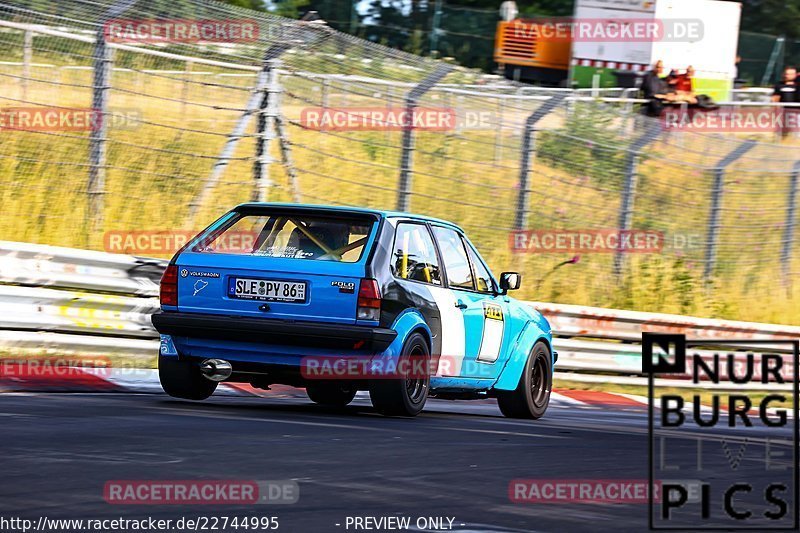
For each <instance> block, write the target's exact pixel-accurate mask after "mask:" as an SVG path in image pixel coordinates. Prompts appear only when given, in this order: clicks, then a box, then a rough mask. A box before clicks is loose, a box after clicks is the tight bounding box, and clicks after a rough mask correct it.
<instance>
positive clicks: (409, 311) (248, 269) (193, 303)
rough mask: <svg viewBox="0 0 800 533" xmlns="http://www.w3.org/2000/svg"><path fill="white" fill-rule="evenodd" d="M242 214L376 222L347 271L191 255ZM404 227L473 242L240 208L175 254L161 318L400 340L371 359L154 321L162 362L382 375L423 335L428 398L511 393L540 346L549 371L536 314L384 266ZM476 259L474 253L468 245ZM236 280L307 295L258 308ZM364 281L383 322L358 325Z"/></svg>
mask: <svg viewBox="0 0 800 533" xmlns="http://www.w3.org/2000/svg"><path fill="white" fill-rule="evenodd" d="M242 209H247V210H258V209H263V210H265V211H269V210H282V209H285V210H289V211H288V212H294V211H295V210H296V211H298V212H304V213H305V212H309V213H332V214H335V213H342V212H345V213H347V214H351V215H354V216H355V215H364V216H370V217H373V218H372V220H374V223H373V225H372V228H371V230H370V233H369V236H368V238H367V243H366V245H365V248H364V253H363V254H362V255H361V257H360V258H359V259H358V260H357V261H355V262H349V263H347V262H342V261H318V260H302V259H295V258H280V257H261V256H253V255H236V254H225V253H202V252H196V251H192V249H193V244H194V243H196V242H198V241H199V240H200V239H201V238H202V237H203V236H204V235H209V234H212V233H213V232H216V231H218V230H220V228H224V227H225V226H226V225H227V224H229V223H231V221H232V220H234V219H235V218H236V217H237V216H238V215H237V212H238V210H242ZM403 222H406V223H415V224H423V225H428V227H430V225H440V226H446V227H448V228H450V229H455V230H456V231H458V233H459V234H461V235H462V238H463V239H464V240H465V241H466V242H467V243H469V240H468V239H467V238H466V236H465V235H463V232H462V231H461V230H460V228H458V226H456V225H454V224H452V223H449V222H446V221H442V220H438V219H433V218H430V217H423V216H419V215H410V214H407V213H396V212H389V211H377V210H370V209H360V208H342V207H328V206H298V205H293V204H243V205H241V206H238V207H237V208H234V210H233V211H231V212H230V213H227V214H226V215H224V216H223V217H221V218H220V219H219V220H217V221H216V222H215V223H213V224H212V225H211V226H209V228H207V229H206V230H205V231H204V232H202V233H201V234H200V235H198V237H197V238H196V239H194V240H193V241H191V242H190V243H189V244H188V245H187V246H186V247H185V248H184V249H183V250H182V251H180V252H179V253H178V254H176V256H175V257H174V258H173V260H172V263H173V264H174V265H175V266H176V268H177V271H178V278H177V279H178V281H177V290H178V305H177V306H166V305H165V306H162V315H164V316H171V315H175V316H177V315H180V316H189V317H192V316H195V315H197V316H202V317H210V318H209V319H210V320H211V319H213V317H219V318H220V319H223V318H225V319H226V320H230V321H231V322H230V323H231V324H233V325H234V326H235V324H236V323H237V322H236V321H237V320H245V319H251V318H252V319H256V320H260V319H265V318H268V319H269V320H270V321H272V322H273V326H274V323H278V324H281V323H286V324H287V325H293V324H299V323H300V324H304V323H314V324H321V325H328V326H334V327H341V328H343V329H346V330H347V332H348V334H350V333H352V331H355V332H356V333H357V332H359V331H361V330H362V329H363V330H364V331H367V330H369V331H370V333H371V334H372V333H375V334H376V335H377V334H380V335H382V337H381V338H382V339H383V338H385V337H386V332H387V331H388V332H391V333H392V334H396V336H395V337H394V338H393V339H392V340H388V338H387V340H386V342H384V343H382V344H381V343H378V344H380V346H381V348H380V350H379V351H377V352H376V351H374V350H371V348H370V345H369V344H368V343H367V344H364V343H362V342H361V341H355V342H352V343H350V344H347V343H348V342H349V341H347V340H346V339H345V340H343V341H341V343H340V345H338V346H330V347H328V346H326V345H324V343H323V344H321V345H320V344H318V343H317V344H314V345H313V346H312V345H310V344H309V345H305V344H304V343H303V342H298V341H297V340H296V339H294V340H292V341H291V342H285V341H281V340H280V339H279V337H280V331H278V334H276V339H277V340H276V341H275V342H271V340H270V337H269V335H266V336H262V337H261V338H259V339H257V340H256V339H255V338H250V337H249V336H247V335H242V336H241V338H240V337H237V336H236V334H235V333H234V332H231V333H230V335H216V336H214V338H210V337H209V336H206V335H203V332H202V331H199V330H198V335H194V334H186V333H185V332H184V331H182V330H181V331H178V330H175V329H174V328H173V330H170V328H168V327H166V326H159V323H157V321H156V320H155V319H154V323H155V324H157V328H159V331H160V332H161V333H162V335H161V347H160V354H161V355H162V356H164V357H182V358H187V359H195V360H201V359H205V358H218V359H224V360H227V361H230V362H231V363H232V365H233V368H234V369H237V368H240V365H251V366H252V365H256V367H257V366H258V365H269V366H270V367H277V368H285V369H295V370H297V369H299V368H300V367H301V364H302V361H303V358H304V357H309V356H314V357H317V356H330V357H341V358H348V357H369V358H371V360H372V363H373V367H374V368H376V369H381V368H393V367H396V365H397V361H398V358H399V357H400V354H401V353H402V350H403V346H404V344H405V342H406V340H407V339H408V338H409V336H410V335H412V334H414V333H420V334H422V335H423V337H424V338H425V339H426V341H427V342H428V343H429V345H430V348H431V352H432V354H433V356H434V358H435V359H436V360H438V361H439V366H438V370H437V371H436V372H435V375H432V376H431V382H430V386H431V389H432V391H434V392H436V391H453V392H458V391H464V392H473V393H474V392H479V391H490V390H493V389H495V390H513V389H515V388H516V387H517V385H518V383H519V381H520V376H521V375H522V373H523V369H524V367H525V364H526V362H527V360H528V356H529V354H530V352H531V350H532V348H533V346H534V345H535V344H536V343H537V342H539V341H543V342H545V343H546V344H547V346H548V347H550V348H551V353H552V354H553V357H554V359H553V363H555V354H554V352H553V350H552V347H551V343H552V333H551V330H550V325H549V324H548V322H547V320H546V319H545V318H544V317H543V316H542V315H541V313H539V312H538V311H536V310H534V309H532V308H531V307H529V306H528V305H526V304H523V303H521V302H518V301H516V300H514V299H513V298H510V297H509V296H507V295H505V294H500V293H498V292H497V291H495V292H494V293H492V294H487V293H480V292H477V291H474V290H473V291H470V290H460V289H457V288H452V287H448V286H439V285H432V284H429V283H422V282H418V281H413V280H409V279H402V280H400V279H397V278H394V277H393V276H392V274H391V272H390V270H389V262H390V261H391V260H392V246H393V242H394V240H393V239H394V232H395V228H396V225H397V224H399V223H403ZM431 235H432V233H431ZM470 246H471V245H470ZM473 250H474V251H475V252H476V254H477V250H475V248H474V246H473ZM478 258H480V256H479V255H478ZM479 260H480V261H483V260H482V259H479ZM484 263H485V262H484ZM444 266H445V268H446V267H447V265H444ZM241 278H247V279H254V280H259V279H269V280H278V281H281V280H287V281H294V282H303V283H305V284H306V287H307V289H306V290H307V292H306V294H307V296H306V301H304V302H302V303H298V302H292V303H289V302H281V301H270V302H268V304H267V305H264V302H263V301H253V300H242V299H237V298H235V297H231V287H232V285H231V284H232V283H233V282H234V280H235V279H241ZM363 279H376V280H378V283H379V285H380V287H381V296H382V304H381V305H382V307H381V314H380V320H359V319H357V316H356V306H357V299H358V287H359V283H360V282H361V280H363ZM492 282H493V283H494V284H495V287H498V286H499V285H498V283H497V280H496V279H494V278H492ZM337 284H338V285H337ZM342 284H344V285H347V284H353V286H354V287H356V290H355V291H354V292H353V293H349V292H343V291H342V290H341V286H342ZM264 308H267V311H265V309H264ZM265 324H266V322H265ZM234 329H235V327H234ZM373 330H374V331H373ZM378 330H380V331H378ZM176 331H177V333H176ZM251 331H252V328H251ZM376 342H378V341H376ZM381 342H382V341H381ZM342 343H343V344H342ZM386 343H388V344H386ZM448 352H452V353H448Z"/></svg>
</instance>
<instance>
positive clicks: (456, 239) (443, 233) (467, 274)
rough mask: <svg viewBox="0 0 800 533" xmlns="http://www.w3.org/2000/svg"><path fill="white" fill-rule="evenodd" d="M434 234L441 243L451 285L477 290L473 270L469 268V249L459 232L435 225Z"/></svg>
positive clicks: (440, 249) (440, 246) (440, 247)
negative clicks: (473, 280)
mask: <svg viewBox="0 0 800 533" xmlns="http://www.w3.org/2000/svg"><path fill="white" fill-rule="evenodd" d="M433 234H434V235H435V236H436V242H438V243H439V251H440V252H441V253H442V261H444V266H445V269H446V270H447V280H448V281H449V282H450V286H451V287H455V288H459V289H469V290H475V284H474V283H473V282H472V270H471V269H470V268H469V259H467V251H466V249H465V248H464V241H462V240H461V236H460V235H459V234H458V232H456V231H454V230H451V229H449V228H443V227H440V226H434V227H433Z"/></svg>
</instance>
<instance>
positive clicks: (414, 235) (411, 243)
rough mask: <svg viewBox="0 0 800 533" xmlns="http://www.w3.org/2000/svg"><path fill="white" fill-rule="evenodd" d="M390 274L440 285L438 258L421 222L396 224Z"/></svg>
mask: <svg viewBox="0 0 800 533" xmlns="http://www.w3.org/2000/svg"><path fill="white" fill-rule="evenodd" d="M392 274H394V275H395V277H398V278H401V279H410V280H414V281H421V282H423V283H431V284H433V285H441V284H442V278H441V274H440V272H439V259H438V258H437V257H436V249H435V248H434V246H433V239H431V234H430V233H429V232H428V228H427V227H426V226H424V225H422V224H408V223H400V224H398V225H397V230H396V231H395V237H394V251H393V253H392Z"/></svg>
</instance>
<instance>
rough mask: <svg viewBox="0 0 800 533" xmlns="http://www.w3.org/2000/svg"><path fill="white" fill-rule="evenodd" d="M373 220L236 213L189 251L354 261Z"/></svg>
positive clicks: (359, 254)
mask: <svg viewBox="0 0 800 533" xmlns="http://www.w3.org/2000/svg"><path fill="white" fill-rule="evenodd" d="M373 224H374V222H373V221H372V220H369V219H366V218H355V217H354V218H329V217H320V216H314V215H306V214H272V215H268V214H263V215H262V214H259V215H239V216H238V217H237V218H234V219H233V221H232V222H229V223H228V225H227V226H225V227H224V228H223V229H222V230H221V231H220V230H217V231H216V232H214V233H212V234H210V235H209V236H207V237H205V238H201V239H200V241H199V242H198V243H197V244H195V245H194V246H193V247H192V251H194V252H198V253H210V254H213V253H224V254H236V255H254V256H264V257H282V258H291V259H312V260H318V261H336V262H343V263H355V262H357V261H358V260H359V259H360V258H361V255H362V254H363V253H364V248H365V246H366V244H367V240H368V238H369V234H370V231H371V230H372V225H373Z"/></svg>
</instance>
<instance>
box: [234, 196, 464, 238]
mask: <svg viewBox="0 0 800 533" xmlns="http://www.w3.org/2000/svg"><path fill="white" fill-rule="evenodd" d="M236 207H237V208H239V207H282V208H290V209H291V208H298V209H300V208H302V209H318V210H320V211H337V212H340V213H368V214H373V215H378V216H382V217H384V218H410V219H415V220H427V221H429V222H438V223H440V224H446V225H448V226H453V227H454V228H458V229H459V230H461V227H460V226H459V225H458V224H454V223H453V222H450V221H448V220H442V219H440V218H435V217H430V216H426V215H417V214H414V213H404V212H402V211H387V210H384V209H369V208H366V207H351V206H348V205H318V204H297V203H284V202H247V203H244V204H239V205H237V206H236ZM461 231H463V230H461Z"/></svg>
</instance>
